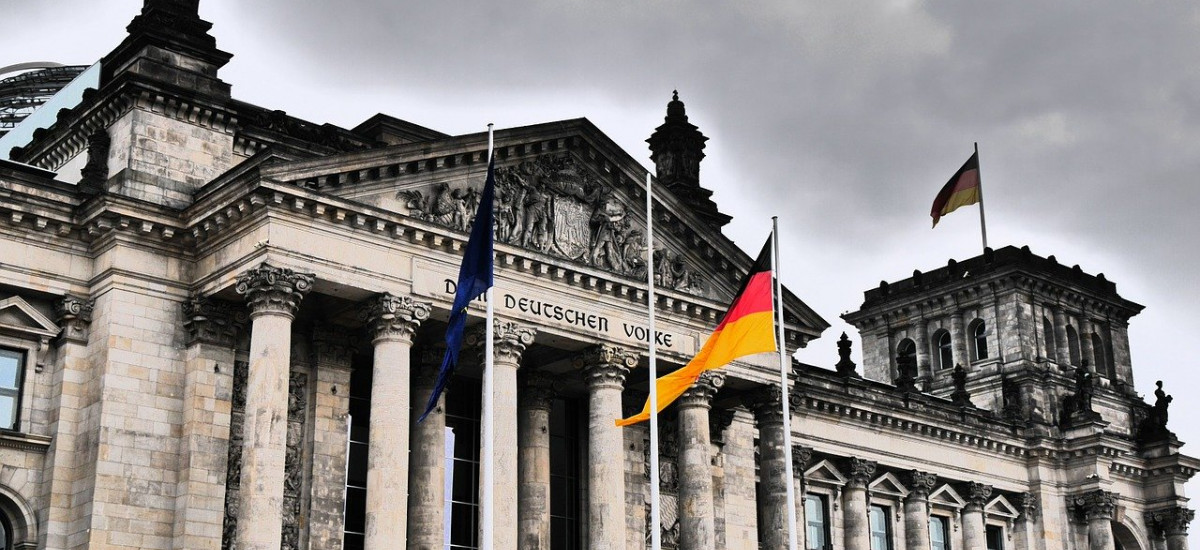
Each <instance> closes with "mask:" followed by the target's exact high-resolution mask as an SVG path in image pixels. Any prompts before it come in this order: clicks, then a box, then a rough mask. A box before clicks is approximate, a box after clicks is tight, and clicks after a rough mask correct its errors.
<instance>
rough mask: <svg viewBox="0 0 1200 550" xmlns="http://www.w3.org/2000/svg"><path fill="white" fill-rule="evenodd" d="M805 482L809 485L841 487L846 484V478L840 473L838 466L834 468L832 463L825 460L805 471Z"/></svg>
mask: <svg viewBox="0 0 1200 550" xmlns="http://www.w3.org/2000/svg"><path fill="white" fill-rule="evenodd" d="M804 481H805V482H807V483H818V484H825V485H838V486H841V485H845V484H846V477H845V476H843V475H842V473H841V472H840V471H838V469H837V466H834V465H833V463H832V462H830V461H829V460H828V459H825V460H821V461H820V462H818V463H816V464H813V465H812V466H810V467H809V468H808V469H807V470H804Z"/></svg>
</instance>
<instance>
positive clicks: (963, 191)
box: [929, 151, 979, 227]
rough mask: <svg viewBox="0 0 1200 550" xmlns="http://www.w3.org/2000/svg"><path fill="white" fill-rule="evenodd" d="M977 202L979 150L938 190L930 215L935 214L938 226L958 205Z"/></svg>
mask: <svg viewBox="0 0 1200 550" xmlns="http://www.w3.org/2000/svg"><path fill="white" fill-rule="evenodd" d="M977 202H979V152H978V151H976V152H975V153H974V154H972V155H971V158H969V159H967V162H966V163H965V164H963V165H962V168H959V169H958V171H957V172H955V173H954V176H953V177H951V178H950V181H948V182H946V185H945V186H944V187H942V190H941V191H939V192H938V194H937V198H935V199H933V209H932V210H930V211H929V215H930V216H933V226H934V227H937V223H938V220H939V219H941V217H942V216H945V215H946V214H949V213H951V212H953V211H955V210H956V209H958V207H960V206H967V205H968V204H975V203H977Z"/></svg>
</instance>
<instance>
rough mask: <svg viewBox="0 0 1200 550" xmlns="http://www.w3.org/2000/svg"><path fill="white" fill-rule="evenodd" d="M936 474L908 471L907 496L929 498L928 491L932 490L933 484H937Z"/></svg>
mask: <svg viewBox="0 0 1200 550" xmlns="http://www.w3.org/2000/svg"><path fill="white" fill-rule="evenodd" d="M937 477H938V476H937V474H931V473H929V472H922V471H918V470H912V471H910V472H909V473H908V490H909V493H908V498H910V499H925V498H929V493H930V492H932V491H933V487H934V485H937Z"/></svg>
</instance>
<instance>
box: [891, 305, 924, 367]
mask: <svg viewBox="0 0 1200 550" xmlns="http://www.w3.org/2000/svg"><path fill="white" fill-rule="evenodd" d="M914 332H915V334H914V336H916V340H915V343H916V344H917V372H919V373H925V374H928V375H930V376H932V373H933V366H932V365H930V363H929V322H928V321H926V320H925V318H924V317H921V318H919V319H917V325H916V330H915V331H914ZM892 353H893V354H895V351H893V352H892Z"/></svg>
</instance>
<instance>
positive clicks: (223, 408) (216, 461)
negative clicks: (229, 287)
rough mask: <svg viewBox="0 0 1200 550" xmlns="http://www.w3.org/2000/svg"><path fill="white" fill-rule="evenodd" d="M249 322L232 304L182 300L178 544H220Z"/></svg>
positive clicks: (176, 499) (175, 535) (199, 547)
mask: <svg viewBox="0 0 1200 550" xmlns="http://www.w3.org/2000/svg"><path fill="white" fill-rule="evenodd" d="M245 322H246V319H245V312H244V311H242V310H241V309H240V308H235V307H233V306H232V305H231V304H227V303H224V302H219V301H216V300H211V299H208V298H201V297H193V298H192V299H191V300H189V301H187V302H185V303H184V304H183V326H184V328H185V329H187V331H188V347H187V351H186V358H185V361H184V379H183V427H182V430H181V432H180V437H181V440H180V447H181V452H180V453H179V456H180V461H179V473H178V475H179V485H178V491H177V493H176V495H175V525H174V529H173V535H174V542H175V548H179V549H184V548H187V549H191V548H197V549H204V548H209V549H213V550H216V549H218V548H220V547H221V529H222V520H223V519H224V498H223V497H224V495H225V485H226V483H225V482H226V467H227V464H226V462H227V461H226V458H227V457H228V456H229V428H230V418H231V416H230V415H231V414H232V411H233V360H234V351H233V346H234V340H235V338H236V337H237V333H238V332H239V330H240V328H242V327H244V326H245Z"/></svg>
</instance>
